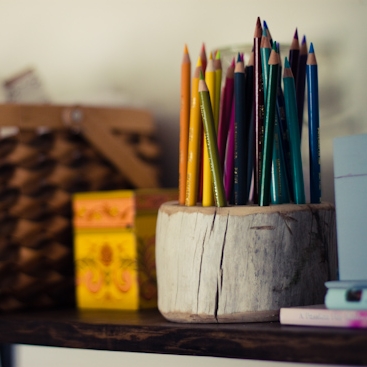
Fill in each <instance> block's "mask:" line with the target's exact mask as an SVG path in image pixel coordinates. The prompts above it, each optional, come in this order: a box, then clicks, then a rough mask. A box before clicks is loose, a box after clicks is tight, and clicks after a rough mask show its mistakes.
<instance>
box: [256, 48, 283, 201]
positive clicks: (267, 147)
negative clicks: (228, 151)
mask: <svg viewBox="0 0 367 367" xmlns="http://www.w3.org/2000/svg"><path fill="white" fill-rule="evenodd" d="M269 62H270V63H271V64H270V65H269V78H268V80H269V83H268V86H267V91H268V93H267V96H266V104H265V107H266V110H265V121H264V143H263V155H262V170H261V181H260V195H259V205H260V206H267V205H269V203H270V182H271V165H272V157H273V144H274V124H275V113H276V96H277V86H278V68H279V63H278V55H277V53H276V51H274V50H273V51H272V56H271V59H270V60H269Z"/></svg>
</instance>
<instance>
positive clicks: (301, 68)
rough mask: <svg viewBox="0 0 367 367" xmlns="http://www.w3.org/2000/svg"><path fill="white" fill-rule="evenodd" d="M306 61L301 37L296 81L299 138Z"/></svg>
mask: <svg viewBox="0 0 367 367" xmlns="http://www.w3.org/2000/svg"><path fill="white" fill-rule="evenodd" d="M306 61H307V41H306V36H303V38H302V42H301V49H300V53H299V60H298V75H297V79H296V95H297V111H298V124H299V133H300V134H301V135H300V136H301V138H302V128H303V110H304V102H305V85H306Z"/></svg>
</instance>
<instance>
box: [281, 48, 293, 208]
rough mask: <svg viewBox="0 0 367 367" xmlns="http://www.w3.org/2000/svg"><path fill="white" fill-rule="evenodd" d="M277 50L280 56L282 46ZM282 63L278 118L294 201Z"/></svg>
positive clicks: (286, 173)
mask: <svg viewBox="0 0 367 367" xmlns="http://www.w3.org/2000/svg"><path fill="white" fill-rule="evenodd" d="M277 50H278V53H279V57H280V56H281V55H280V45H279V44H277ZM282 68H283V67H282V61H281V59H280V64H279V74H278V75H279V77H278V79H279V82H278V93H277V116H278V123H279V130H280V137H281V141H282V149H283V157H284V164H285V175H286V179H287V186H288V195H289V199H288V200H290V201H293V181H292V168H291V153H290V145H289V139H288V136H289V134H288V126H287V120H286V116H285V103H284V93H283V89H282V86H281V82H282Z"/></svg>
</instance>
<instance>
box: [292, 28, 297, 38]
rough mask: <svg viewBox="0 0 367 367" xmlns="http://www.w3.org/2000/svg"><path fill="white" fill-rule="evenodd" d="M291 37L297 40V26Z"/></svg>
mask: <svg viewBox="0 0 367 367" xmlns="http://www.w3.org/2000/svg"><path fill="white" fill-rule="evenodd" d="M293 38H295V39H297V40H298V30H297V28H296V30H295V32H294V36H293Z"/></svg>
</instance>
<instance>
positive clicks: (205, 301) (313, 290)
mask: <svg viewBox="0 0 367 367" xmlns="http://www.w3.org/2000/svg"><path fill="white" fill-rule="evenodd" d="M156 266H157V281H158V308H159V310H160V312H161V313H162V315H163V316H164V317H165V318H166V319H168V320H170V321H174V322H192V323H217V322H218V323H235V322H261V321H271V320H277V319H278V316H279V309H280V308H281V307H288V306H302V305H311V304H319V303H323V302H324V296H325V286H324V283H325V282H326V281H328V280H331V279H336V273H337V252H336V234H335V208H334V206H333V205H332V204H328V203H322V204H305V205H294V204H285V205H274V206H269V207H259V206H237V207H224V208H216V207H200V206H196V207H185V206H180V205H178V204H177V202H168V203H165V204H163V205H162V206H161V207H160V209H159V212H158V220H157V230H156Z"/></svg>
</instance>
